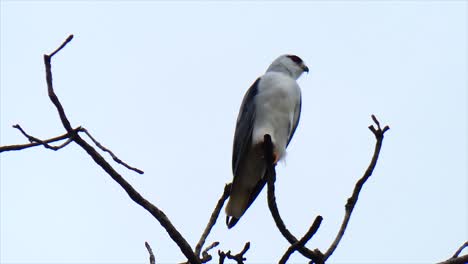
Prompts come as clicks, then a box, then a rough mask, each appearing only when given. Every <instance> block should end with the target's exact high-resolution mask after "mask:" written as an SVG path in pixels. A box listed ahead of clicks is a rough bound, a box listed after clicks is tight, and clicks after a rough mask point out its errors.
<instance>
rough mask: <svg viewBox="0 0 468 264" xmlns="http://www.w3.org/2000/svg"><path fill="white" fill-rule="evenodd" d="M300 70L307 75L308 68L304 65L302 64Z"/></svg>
mask: <svg viewBox="0 0 468 264" xmlns="http://www.w3.org/2000/svg"><path fill="white" fill-rule="evenodd" d="M302 70H303V71H304V72H307V73H309V67H307V66H306V65H305V64H302Z"/></svg>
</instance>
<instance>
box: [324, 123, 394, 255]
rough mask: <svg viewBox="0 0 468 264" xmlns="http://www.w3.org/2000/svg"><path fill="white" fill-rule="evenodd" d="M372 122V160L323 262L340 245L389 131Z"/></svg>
mask: <svg viewBox="0 0 468 264" xmlns="http://www.w3.org/2000/svg"><path fill="white" fill-rule="evenodd" d="M372 120H373V121H374V122H375V124H376V125H377V129H376V128H375V127H374V126H373V125H371V126H369V129H370V130H371V131H372V133H374V136H375V138H376V143H375V149H374V155H373V156H372V160H371V162H370V164H369V167H368V168H367V170H366V172H365V173H364V175H363V176H362V178H361V179H359V180H358V182H357V183H356V185H355V187H354V190H353V194H352V195H351V197H350V198H349V199H348V202H347V203H346V206H345V209H346V212H345V216H344V219H343V222H342V224H341V227H340V230H339V231H338V234H337V236H336V238H335V240H334V241H333V243H332V244H331V246H330V248H328V250H327V251H326V252H325V254H324V256H323V258H324V259H323V260H324V261H326V260H327V259H328V258H329V257H330V256H331V255H332V254H333V252H334V251H335V249H336V248H337V247H338V244H339V243H340V241H341V238H343V235H344V233H345V231H346V228H347V226H348V223H349V220H350V218H351V214H352V212H353V209H354V206H355V205H356V203H357V200H358V198H359V193H360V191H361V189H362V187H363V186H364V183H366V181H367V180H368V179H369V177H370V176H371V175H372V172H373V171H374V168H375V165H376V164H377V160H378V158H379V154H380V149H381V148H382V141H383V138H384V134H385V132H386V131H387V130H389V129H390V127H388V126H385V127H384V128H383V129H381V128H380V123H379V121H378V120H377V118H376V117H375V116H374V115H372Z"/></svg>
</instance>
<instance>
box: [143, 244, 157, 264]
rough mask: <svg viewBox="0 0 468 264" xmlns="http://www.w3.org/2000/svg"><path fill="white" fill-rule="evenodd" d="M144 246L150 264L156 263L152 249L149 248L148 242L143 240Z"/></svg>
mask: <svg viewBox="0 0 468 264" xmlns="http://www.w3.org/2000/svg"><path fill="white" fill-rule="evenodd" d="M145 247H146V249H147V250H148V253H149V260H150V264H156V259H155V258H154V254H153V250H152V249H151V246H150V245H149V244H148V242H145Z"/></svg>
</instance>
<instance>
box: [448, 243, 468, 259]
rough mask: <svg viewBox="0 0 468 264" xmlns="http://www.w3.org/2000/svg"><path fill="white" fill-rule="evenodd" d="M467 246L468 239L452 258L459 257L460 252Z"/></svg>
mask: <svg viewBox="0 0 468 264" xmlns="http://www.w3.org/2000/svg"><path fill="white" fill-rule="evenodd" d="M466 247H468V241H466V242H465V243H463V245H461V246H460V247H459V248H458V249H457V251H455V254H453V256H452V258H456V257H458V255H460V253H461V252H462V251H463V249H465V248H466Z"/></svg>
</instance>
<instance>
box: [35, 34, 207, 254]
mask: <svg viewBox="0 0 468 264" xmlns="http://www.w3.org/2000/svg"><path fill="white" fill-rule="evenodd" d="M72 39H73V35H70V36H69V37H68V38H67V39H66V40H65V42H64V43H63V44H62V45H61V46H60V47H59V48H58V49H57V50H55V51H54V52H52V53H51V54H50V55H47V54H45V55H44V64H45V69H46V81H47V90H48V94H49V98H50V100H51V101H52V103H53V104H54V106H55V107H56V108H57V112H58V114H59V117H60V120H61V121H62V125H63V126H64V128H65V130H67V132H68V134H69V135H71V136H72V139H73V141H74V142H76V143H77V144H78V145H79V146H81V147H82V148H83V149H84V150H85V151H86V152H87V153H88V155H89V156H91V158H92V159H93V160H94V161H95V162H96V163H97V164H98V165H99V166H100V167H101V168H102V169H103V170H104V171H105V172H106V173H107V174H109V176H111V177H112V179H113V180H115V181H116V182H117V183H118V184H119V185H120V186H121V187H122V188H123V189H124V190H125V191H126V192H127V194H128V195H129V196H130V198H131V199H132V200H133V201H134V202H136V203H137V204H139V205H140V206H142V207H143V208H144V209H146V210H147V211H148V212H149V213H151V215H153V216H154V217H155V218H156V219H157V220H158V221H159V223H160V224H161V225H162V226H163V227H164V228H165V229H166V232H167V233H168V234H169V236H170V237H171V238H172V240H173V241H174V242H175V243H176V244H177V246H178V247H179V248H180V250H181V251H182V253H183V254H184V255H185V256H186V257H187V259H188V260H189V261H190V263H200V259H199V258H198V256H196V255H195V253H194V252H193V250H192V248H191V247H190V245H189V244H188V242H187V241H186V240H185V238H184V237H183V236H182V235H181V234H180V233H179V231H178V230H177V229H176V228H175V227H174V226H173V225H172V223H171V221H170V220H169V218H167V216H166V215H165V214H164V212H162V211H161V210H160V209H159V208H157V207H156V206H155V205H153V204H152V203H150V202H149V201H148V200H146V199H145V198H144V197H143V196H141V194H140V193H138V192H137V191H136V190H135V189H134V188H133V187H132V186H131V185H130V184H129V183H128V182H127V181H126V180H125V179H124V178H123V177H122V176H121V175H120V174H119V173H118V172H117V171H115V169H114V168H113V167H112V166H111V165H110V164H109V163H108V162H107V161H106V160H105V159H104V158H103V157H102V156H101V154H99V153H98V152H97V151H96V150H95V149H94V148H93V147H92V146H91V145H90V144H88V143H87V142H86V141H85V140H84V139H83V138H81V136H80V135H79V134H78V133H77V132H76V131H74V130H73V128H72V126H71V124H70V121H69V120H68V118H67V116H66V114H65V110H64V108H63V106H62V104H61V103H60V101H59V99H58V97H57V95H56V94H55V91H54V88H53V83H52V70H51V68H52V66H51V59H52V57H53V56H54V55H55V54H56V53H57V52H59V51H60V50H61V49H62V48H64V47H65V45H67V43H68V42H70V41H71V40H72Z"/></svg>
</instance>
